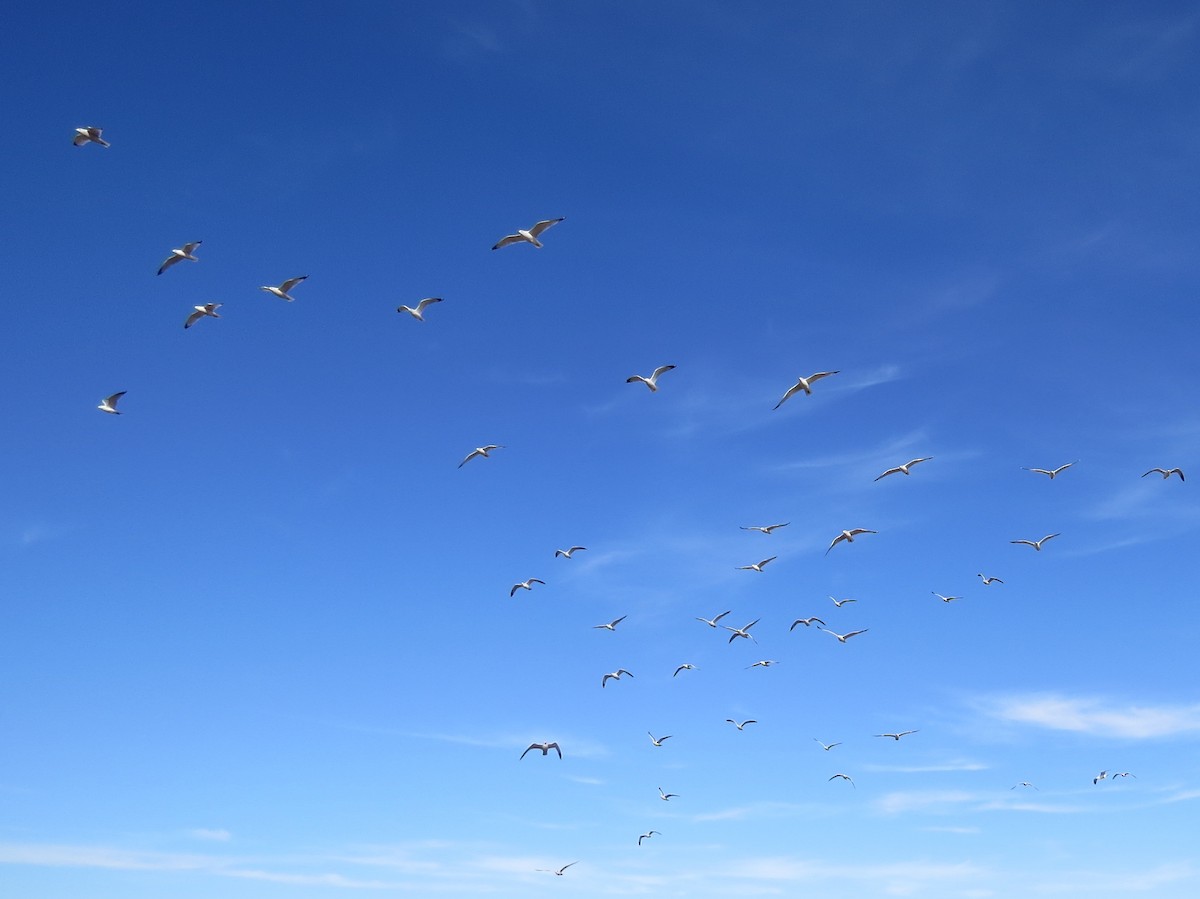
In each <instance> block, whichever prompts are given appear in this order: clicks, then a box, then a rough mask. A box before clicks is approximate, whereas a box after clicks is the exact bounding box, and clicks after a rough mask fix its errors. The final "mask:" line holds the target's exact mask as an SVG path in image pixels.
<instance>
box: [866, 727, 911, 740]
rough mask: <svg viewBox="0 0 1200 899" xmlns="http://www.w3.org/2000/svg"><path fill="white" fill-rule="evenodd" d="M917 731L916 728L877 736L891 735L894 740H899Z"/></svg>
mask: <svg viewBox="0 0 1200 899" xmlns="http://www.w3.org/2000/svg"><path fill="white" fill-rule="evenodd" d="M915 733H916V731H915V730H902V731H900V733H898V734H876V735H875V736H877V737H891V738H892V739H893V740H895V741H897V742H899V741H900V738H901V737H907V736H908V735H909V734H915Z"/></svg>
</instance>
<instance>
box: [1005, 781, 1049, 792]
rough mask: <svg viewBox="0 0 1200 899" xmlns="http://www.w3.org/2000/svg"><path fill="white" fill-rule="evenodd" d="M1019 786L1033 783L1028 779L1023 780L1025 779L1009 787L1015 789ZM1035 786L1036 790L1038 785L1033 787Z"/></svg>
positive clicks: (1029, 785) (1028, 785)
mask: <svg viewBox="0 0 1200 899" xmlns="http://www.w3.org/2000/svg"><path fill="white" fill-rule="evenodd" d="M1017 787H1033V784H1031V783H1030V782H1029V781H1027V780H1023V781H1021V782H1020V783H1018V784H1013V785H1012V786H1011V787H1009V789H1010V790H1015V789H1016V788H1017ZM1033 788H1034V789H1035V790H1037V787H1033ZM1038 792H1041V791H1040V790H1039V791H1038Z"/></svg>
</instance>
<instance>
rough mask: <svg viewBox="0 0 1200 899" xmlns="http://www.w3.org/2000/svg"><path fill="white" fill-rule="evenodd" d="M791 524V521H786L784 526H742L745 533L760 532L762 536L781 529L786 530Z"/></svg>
mask: <svg viewBox="0 0 1200 899" xmlns="http://www.w3.org/2000/svg"><path fill="white" fill-rule="evenodd" d="M789 524H791V522H790V521H785V522H784V523H783V524H768V525H766V526H765V527H759V526H758V525H750V526H749V527H746V526H744V525H742V526H741V529H742V530H743V531H758V532H759V533H762V534H769V533H771V532H772V531H777V530H779V528H786V527H787V526H788V525H789Z"/></svg>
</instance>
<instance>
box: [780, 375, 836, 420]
mask: <svg viewBox="0 0 1200 899" xmlns="http://www.w3.org/2000/svg"><path fill="white" fill-rule="evenodd" d="M839 373H840V370H839V371H819V372H817V373H815V374H811V375H809V376H808V377H807V378H797V379H796V383H795V384H793V385H792V386H791V387H789V388H788V391H787V393H785V394H784V395H783V399H781V400H780V401H779V402H778V403H776V404H775V409H778V408H779V407H780V406H782V405H783V404H784V403H786V402H787V401H788V397H790V396H791V395H792V394H793V393H795V392H796V391H797V390H803V391H804V392H805V393H807V394H808V395H809V396H811V395H812V390H810V389H809V388H810V386H811V385H812V384H813V382H815V381H819V380H821V379H822V378H828V377H829V376H830V375H836V374H839ZM775 409H772V410H771V411H772V412H774V411H775Z"/></svg>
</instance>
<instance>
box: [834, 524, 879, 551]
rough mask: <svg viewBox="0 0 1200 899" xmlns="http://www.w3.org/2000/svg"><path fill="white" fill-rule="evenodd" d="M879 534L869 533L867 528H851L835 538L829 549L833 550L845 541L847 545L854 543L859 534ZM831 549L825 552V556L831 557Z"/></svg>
mask: <svg viewBox="0 0 1200 899" xmlns="http://www.w3.org/2000/svg"><path fill="white" fill-rule="evenodd" d="M878 533H879V531H869V530H867V529H866V528H851V529H850V530H848V531H842V532H841V533H840V534H838V535H837V536H836V537H834V538H833V542H832V543H830V544H829V549H833V548H834V547H835V546H837V545H838V544H839V543H841V542H842V541H843V540H845V541H846V542H847V543H853V542H854V538H855V537H857V536H858V535H859V534H878ZM829 549H827V550H825V555H829Z"/></svg>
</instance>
